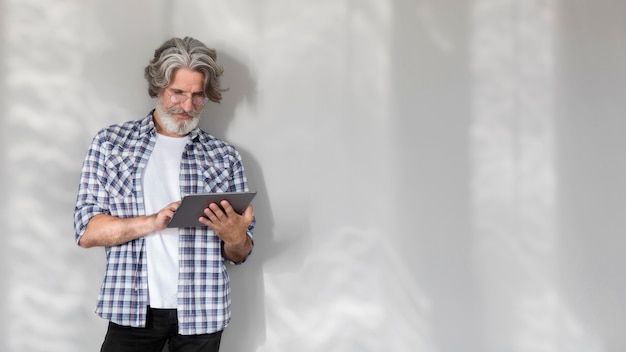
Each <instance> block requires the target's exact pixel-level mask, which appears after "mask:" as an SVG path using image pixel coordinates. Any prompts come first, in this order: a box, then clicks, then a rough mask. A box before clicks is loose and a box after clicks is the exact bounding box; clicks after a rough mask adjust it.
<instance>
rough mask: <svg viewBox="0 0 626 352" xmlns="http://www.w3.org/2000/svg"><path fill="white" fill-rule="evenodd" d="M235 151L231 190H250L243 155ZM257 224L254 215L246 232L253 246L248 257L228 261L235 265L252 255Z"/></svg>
mask: <svg viewBox="0 0 626 352" xmlns="http://www.w3.org/2000/svg"><path fill="white" fill-rule="evenodd" d="M234 153H235V163H234V165H233V179H232V183H231V185H232V186H231V188H232V189H231V191H232V192H246V191H249V188H248V179H247V177H246V173H245V171H244V167H243V162H242V160H241V155H240V154H239V152H237V151H235V152H234ZM255 225H256V217H253V218H252V222H251V223H250V225H248V230H247V231H246V234H247V235H248V237H250V242H251V243H252V247H250V252H248V255H246V257H245V258H244V259H243V260H242V261H241V262H239V263H234V262H232V261H230V260H228V261H227V262H228V263H230V264H235V265H240V264H243V263H244V262H245V261H246V259H247V258H248V257H249V256H250V254H252V251H253V249H254V226H255ZM222 245H223V244H222Z"/></svg>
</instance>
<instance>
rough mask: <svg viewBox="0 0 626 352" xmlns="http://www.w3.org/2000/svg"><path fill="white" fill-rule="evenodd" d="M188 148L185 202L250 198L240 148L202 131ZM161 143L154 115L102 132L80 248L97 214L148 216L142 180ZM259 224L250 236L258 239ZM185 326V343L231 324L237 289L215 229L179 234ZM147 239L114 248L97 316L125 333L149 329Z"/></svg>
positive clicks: (87, 169) (92, 158)
mask: <svg viewBox="0 0 626 352" xmlns="http://www.w3.org/2000/svg"><path fill="white" fill-rule="evenodd" d="M190 137H191V138H190V141H189V143H188V144H187V145H186V146H185V150H184V152H183V156H182V162H181V170H180V187H181V195H183V196H184V195H186V194H192V193H204V192H236V191H247V190H248V186H247V181H246V176H245V174H244V169H243V165H242V162H241V157H240V155H239V153H238V152H237V151H236V150H235V148H234V147H233V146H231V145H229V144H227V143H226V142H224V141H221V140H219V139H217V138H215V137H213V136H211V135H209V134H208V133H206V132H204V131H202V130H200V129H198V128H196V129H195V130H193V131H192V132H191V135H190ZM155 142H156V129H155V127H154V123H153V120H152V113H150V114H149V115H148V116H146V117H145V118H144V119H142V120H138V121H129V122H126V123H123V124H119V125H113V126H110V127H108V128H105V129H102V130H100V131H99V132H98V133H97V134H96V136H95V137H94V139H93V141H92V144H91V147H90V148H89V151H88V152H87V156H86V157H85V161H84V163H83V167H82V173H81V178H80V185H79V189H78V196H77V201H76V208H75V212H74V228H75V235H76V243H78V241H79V240H80V238H81V236H82V235H83V233H84V232H85V228H86V227H87V223H88V222H89V220H90V219H91V218H92V217H93V216H95V215H97V214H109V215H112V216H116V217H120V218H130V217H135V216H141V215H146V214H145V210H144V203H143V200H144V196H143V189H142V174H143V170H144V168H145V167H146V164H147V162H148V158H149V157H150V153H151V151H152V149H153V148H154V145H155ZM254 224H255V221H254V220H253V221H252V223H251V224H250V226H249V228H248V235H249V236H250V237H251V238H252V231H253V229H254ZM179 239H180V240H179V267H180V272H179V277H178V323H179V333H180V334H183V335H194V334H208V333H213V332H216V331H220V330H222V329H224V328H225V327H226V326H227V325H228V323H229V321H230V284H229V276H228V272H227V271H226V267H225V262H226V260H225V259H224V258H223V256H222V249H221V240H220V239H219V238H218V237H217V236H215V235H214V234H213V232H212V231H211V230H210V229H209V228H207V227H203V228H181V229H179ZM144 242H145V241H144V238H139V239H136V240H133V241H130V242H128V243H125V244H122V245H119V246H113V247H106V249H105V250H106V260H107V262H106V271H105V274H104V281H103V283H102V287H101V289H100V294H99V295H98V302H97V306H96V313H97V314H98V315H99V316H101V317H102V318H104V319H107V320H109V321H112V322H114V323H116V324H119V325H125V326H134V327H144V326H145V324H146V313H147V305H148V277H147V275H148V273H147V263H146V252H145V250H146V249H145V244H144Z"/></svg>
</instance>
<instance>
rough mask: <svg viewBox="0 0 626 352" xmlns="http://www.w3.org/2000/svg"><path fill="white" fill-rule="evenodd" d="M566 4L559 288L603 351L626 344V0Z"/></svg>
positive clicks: (561, 48)
mask: <svg viewBox="0 0 626 352" xmlns="http://www.w3.org/2000/svg"><path fill="white" fill-rule="evenodd" d="M613 5H615V6H613ZM616 7H618V8H616ZM559 10H560V13H561V16H560V17H561V18H562V20H561V21H560V22H559V24H560V26H561V28H559V31H560V33H563V34H562V37H561V43H560V44H561V45H560V46H559V52H558V55H559V57H560V60H561V61H560V65H559V70H560V72H559V78H560V80H559V81H558V87H557V88H558V92H559V100H558V104H557V106H558V107H559V109H558V122H559V125H558V132H559V136H558V137H559V138H558V158H557V160H558V172H559V188H560V192H559V197H558V209H559V210H560V212H559V225H560V229H559V230H560V232H561V234H562V235H561V236H562V241H561V243H562V244H561V246H560V247H559V251H560V256H559V263H558V264H559V270H560V273H561V275H560V282H559V284H560V292H562V294H563V297H564V300H565V301H566V302H567V304H568V306H569V307H571V308H572V310H573V311H574V313H575V315H576V317H577V318H578V320H579V321H581V322H584V326H583V327H582V328H583V329H584V330H583V333H584V335H583V336H586V337H588V338H594V339H598V340H599V341H600V343H601V345H602V351H623V350H625V349H626V337H625V335H624V334H623V331H622V330H623V329H622V325H623V318H624V316H625V315H626V300H625V299H624V297H625V296H626V284H625V283H624V277H625V275H626V269H625V266H624V252H626V238H625V237H624V231H625V229H626V218H625V217H624V213H625V212H626V187H624V180H625V179H626V161H625V159H624V155H623V154H624V150H625V149H626V141H625V140H624V131H626V121H625V120H624V118H623V111H624V101H626V85H625V84H624V82H626V65H625V64H624V62H625V61H624V58H625V57H626V45H624V42H623V40H622V39H621V38H620V37H621V35H620V33H623V31H624V29H626V25H625V24H624V21H623V18H624V16H623V14H624V11H625V10H626V6H625V5H624V4H623V3H619V6H618V3H612V4H611V6H608V3H607V2H600V3H594V4H585V3H583V2H576V3H573V4H566V3H562V4H561V6H560V9H559ZM581 350H582V349H581ZM598 350H600V349H598Z"/></svg>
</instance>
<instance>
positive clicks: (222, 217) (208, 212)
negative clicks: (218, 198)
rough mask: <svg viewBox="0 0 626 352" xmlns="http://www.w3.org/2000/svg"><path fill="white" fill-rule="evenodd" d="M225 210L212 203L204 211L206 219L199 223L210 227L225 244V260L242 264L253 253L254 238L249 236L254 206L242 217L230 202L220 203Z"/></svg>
mask: <svg viewBox="0 0 626 352" xmlns="http://www.w3.org/2000/svg"><path fill="white" fill-rule="evenodd" d="M220 205H221V206H222V208H223V210H222V209H221V208H220V207H219V206H218V205H217V204H215V203H211V204H210V205H209V207H208V208H206V209H205V210H204V214H205V216H206V217H200V219H199V221H200V222H201V223H202V224H204V225H206V226H208V227H210V228H211V229H212V230H213V232H214V233H215V235H217V236H218V237H219V238H220V239H221V240H222V241H223V242H224V247H223V253H222V255H223V256H224V258H226V259H228V260H230V261H232V262H234V263H241V262H243V261H244V260H245V259H246V258H247V257H248V254H250V252H251V251H252V238H250V236H249V235H248V226H249V225H250V223H251V222H252V219H253V217H254V215H253V212H252V205H248V207H247V208H246V210H245V211H244V213H243V214H242V215H239V214H237V212H235V210H234V209H233V207H232V206H231V205H230V203H228V201H225V200H224V201H222V202H220Z"/></svg>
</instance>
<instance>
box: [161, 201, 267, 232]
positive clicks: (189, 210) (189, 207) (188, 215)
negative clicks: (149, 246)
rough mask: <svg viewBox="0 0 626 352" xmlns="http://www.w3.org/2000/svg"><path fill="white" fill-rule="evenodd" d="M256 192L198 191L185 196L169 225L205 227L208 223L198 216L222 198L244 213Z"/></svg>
mask: <svg viewBox="0 0 626 352" xmlns="http://www.w3.org/2000/svg"><path fill="white" fill-rule="evenodd" d="M255 195H256V192H222V193H198V194H190V195H187V196H185V197H183V200H182V202H181V203H180V206H179V207H178V209H176V212H175V213H174V216H173V217H172V219H171V220H170V222H169V223H168V224H167V227H170V228H172V227H205V226H206V225H204V224H202V223H201V222H200V221H198V218H199V217H201V216H205V215H204V209H206V208H207V207H208V206H209V204H211V203H217V204H219V202H220V201H222V200H224V199H225V200H227V201H228V202H229V203H230V205H231V206H232V207H233V209H234V210H235V211H236V212H237V213H239V214H241V213H243V212H244V211H245V210H246V208H247V207H248V204H250V202H251V201H252V198H254V196H255Z"/></svg>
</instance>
